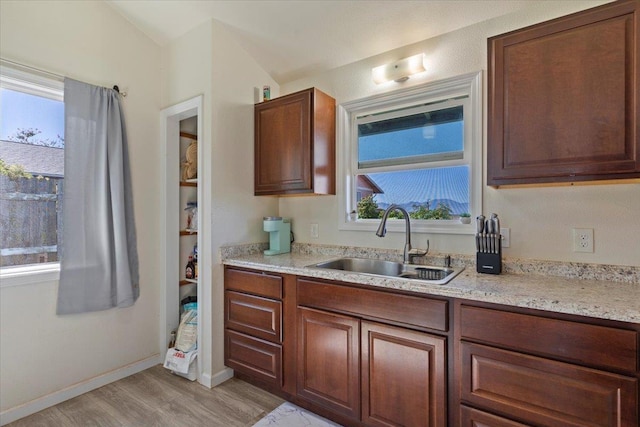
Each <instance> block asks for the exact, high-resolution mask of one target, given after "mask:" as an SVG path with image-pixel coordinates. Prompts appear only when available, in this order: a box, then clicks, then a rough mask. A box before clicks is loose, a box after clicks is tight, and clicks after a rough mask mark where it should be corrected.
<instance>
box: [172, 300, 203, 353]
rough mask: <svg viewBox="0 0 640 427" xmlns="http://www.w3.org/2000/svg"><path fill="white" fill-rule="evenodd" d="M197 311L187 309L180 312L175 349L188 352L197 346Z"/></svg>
mask: <svg viewBox="0 0 640 427" xmlns="http://www.w3.org/2000/svg"><path fill="white" fill-rule="evenodd" d="M197 338H198V311H197V310H187V311H185V312H184V313H182V318H181V319H180V326H178V337H177V338H176V347H175V348H176V350H180V351H184V352H185V353H186V352H189V351H193V350H195V349H196V348H198V341H197Z"/></svg>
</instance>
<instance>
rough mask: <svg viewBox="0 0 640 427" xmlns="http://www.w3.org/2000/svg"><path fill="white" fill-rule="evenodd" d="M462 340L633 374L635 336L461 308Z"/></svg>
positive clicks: (496, 311)
mask: <svg viewBox="0 0 640 427" xmlns="http://www.w3.org/2000/svg"><path fill="white" fill-rule="evenodd" d="M460 331H461V335H462V337H463V338H467V339H469V340H478V341H482V342H484V343H489V344H496V345H498V346H501V347H505V348H511V349H514V350H521V351H524V352H527V353H533V354H538V355H541V356H550V357H554V358H559V359H562V360H566V361H570V362H579V363H581V364H585V365H591V366H598V367H608V368H613V369H622V370H625V371H630V372H634V371H635V370H636V369H637V363H638V348H637V346H638V337H637V334H636V332H634V331H628V330H623V329H616V328H610V327H605V326H595V325H589V324H585V323H578V322H571V321H566V320H556V319H549V318H545V317H540V316H532V315H527V314H519V313H509V312H504V311H499V310H491V309H485V308H479V307H470V306H464V305H463V306H462V307H461V313H460Z"/></svg>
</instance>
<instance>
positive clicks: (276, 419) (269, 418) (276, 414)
mask: <svg viewBox="0 0 640 427" xmlns="http://www.w3.org/2000/svg"><path fill="white" fill-rule="evenodd" d="M273 426H277V427H341V426H340V424H336V423H334V422H332V421H329V420H328V419H326V418H322V417H321V416H320V415H316V414H313V413H311V412H309V411H307V410H305V409H302V408H300V407H298V406H296V405H294V404H293V403H289V402H285V403H283V404H282V405H280V406H278V407H277V408H276V409H274V410H273V411H271V412H269V413H268V414H267V415H265V417H264V418H262V419H261V420H260V421H258V422H257V423H255V424H254V425H253V427H273Z"/></svg>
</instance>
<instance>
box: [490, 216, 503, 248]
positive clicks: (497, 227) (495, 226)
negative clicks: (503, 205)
mask: <svg viewBox="0 0 640 427" xmlns="http://www.w3.org/2000/svg"><path fill="white" fill-rule="evenodd" d="M491 222H493V232H494V233H495V234H494V251H495V252H494V253H496V254H497V253H498V252H499V251H498V248H499V247H500V244H501V240H502V234H501V233H500V220H499V219H498V214H495V213H492V214H491Z"/></svg>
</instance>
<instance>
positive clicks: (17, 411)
mask: <svg viewBox="0 0 640 427" xmlns="http://www.w3.org/2000/svg"><path fill="white" fill-rule="evenodd" d="M162 362H163V357H162V356H161V355H158V354H156V355H153V356H151V357H148V358H146V359H143V360H140V361H138V362H134V363H132V364H130V365H127V366H123V367H122V368H118V369H116V370H114V371H111V372H107V373H106V374H102V375H99V376H97V377H94V378H91V379H88V380H86V381H82V382H80V383H77V384H73V385H71V386H69V387H66V388H63V389H62V390H58V391H55V392H53V393H50V394H47V395H46V396H42V397H39V398H37V399H34V400H32V401H30V402H27V403H24V404H22V405H19V406H15V407H13V408H9V409H7V410H4V411H2V412H0V426H3V425H6V424H9V423H12V422H14V421H16V420H19V419H20V418H24V417H26V416H29V415H31V414H35V413H36V412H39V411H42V410H43V409H46V408H49V407H50V406H53V405H57V404H58V403H61V402H64V401H65V400H69V399H72V398H74V397H77V396H80V395H81V394H84V393H87V392H89V391H91V390H95V389H97V388H99V387H102V386H104V385H107V384H109V383H112V382H114V381H118V380H121V379H122V378H126V377H128V376H130V375H133V374H136V373H138V372H140V371H144V370H145V369H148V368H151V367H152V366H155V365H158V364H160V363H162Z"/></svg>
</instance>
